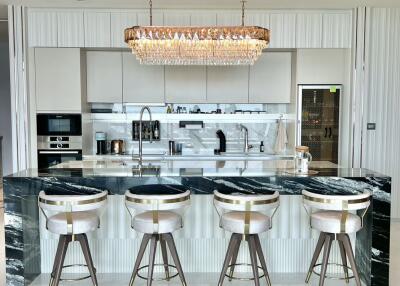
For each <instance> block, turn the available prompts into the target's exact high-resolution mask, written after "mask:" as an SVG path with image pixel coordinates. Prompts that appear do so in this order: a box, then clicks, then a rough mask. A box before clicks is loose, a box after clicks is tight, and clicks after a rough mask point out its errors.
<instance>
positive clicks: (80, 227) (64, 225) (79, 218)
mask: <svg viewBox="0 0 400 286" xmlns="http://www.w3.org/2000/svg"><path fill="white" fill-rule="evenodd" d="M68 215H70V216H71V220H72V229H73V232H74V234H81V233H88V232H92V231H95V230H96V229H97V228H98V227H99V225H100V218H99V216H98V215H97V214H96V213H94V212H74V213H71V214H68V213H66V212H62V213H58V214H56V215H53V216H50V217H49V218H48V220H47V229H48V230H49V231H50V232H52V233H56V234H63V235H67V234H68Z"/></svg>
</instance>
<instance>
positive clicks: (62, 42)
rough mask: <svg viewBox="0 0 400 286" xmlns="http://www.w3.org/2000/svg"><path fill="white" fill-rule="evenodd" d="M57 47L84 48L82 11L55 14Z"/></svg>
mask: <svg viewBox="0 0 400 286" xmlns="http://www.w3.org/2000/svg"><path fill="white" fill-rule="evenodd" d="M57 24H58V25H57V30H58V47H63V48H64V47H84V44H85V32H84V27H83V11H58V12H57Z"/></svg>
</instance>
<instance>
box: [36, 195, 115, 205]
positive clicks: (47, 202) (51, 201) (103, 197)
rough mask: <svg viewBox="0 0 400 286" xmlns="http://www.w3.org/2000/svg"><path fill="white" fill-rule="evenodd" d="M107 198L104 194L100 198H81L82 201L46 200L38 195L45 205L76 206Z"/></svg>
mask: <svg viewBox="0 0 400 286" xmlns="http://www.w3.org/2000/svg"><path fill="white" fill-rule="evenodd" d="M105 200H107V195H104V196H102V197H100V198H96V199H89V200H82V201H53V200H46V199H43V198H40V197H39V202H40V203H42V204H46V205H52V206H67V205H71V206H74V205H75V206H76V205H79V206H81V205H88V204H94V203H99V202H102V201H105Z"/></svg>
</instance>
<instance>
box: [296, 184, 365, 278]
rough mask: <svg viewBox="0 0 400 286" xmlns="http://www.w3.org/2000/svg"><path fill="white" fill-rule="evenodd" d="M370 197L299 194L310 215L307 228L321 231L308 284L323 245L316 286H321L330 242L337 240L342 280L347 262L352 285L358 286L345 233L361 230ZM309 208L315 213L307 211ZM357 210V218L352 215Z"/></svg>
mask: <svg viewBox="0 0 400 286" xmlns="http://www.w3.org/2000/svg"><path fill="white" fill-rule="evenodd" d="M370 196H371V193H370V192H369V191H367V190H366V191H364V192H363V193H361V194H357V195H343V196H340V195H323V194H317V193H313V192H310V191H306V190H304V191H303V203H304V205H305V207H306V210H307V212H308V213H309V215H310V225H311V227H312V228H313V229H315V230H318V231H320V232H321V233H320V236H319V239H318V243H317V246H316V248H315V251H314V255H313V258H312V260H311V264H310V267H309V270H308V273H307V278H306V283H308V282H309V280H310V278H311V274H312V272H313V269H314V267H316V263H317V261H318V258H319V255H320V253H321V251H322V248H323V247H324V246H325V250H324V255H323V261H322V264H321V273H320V280H319V286H323V285H324V280H325V277H326V271H327V267H328V264H329V263H328V261H329V254H330V249H331V245H332V242H333V241H334V240H337V241H338V243H339V249H340V253H341V258H342V263H343V271H344V274H345V277H344V278H345V279H346V281H347V282H348V280H349V273H348V267H347V260H349V262H350V265H351V269H352V271H353V276H354V279H355V281H356V285H357V286H361V281H360V277H359V275H358V272H357V267H356V263H355V260H354V253H353V249H352V246H351V242H350V238H349V235H348V234H349V233H355V232H357V231H359V230H360V229H362V227H363V218H364V215H365V213H366V211H367V210H368V207H369V205H370ZM313 209H316V210H317V211H315V212H312V211H310V210H313ZM358 210H364V212H363V214H362V215H361V217H360V216H358V215H357V213H356V211H358Z"/></svg>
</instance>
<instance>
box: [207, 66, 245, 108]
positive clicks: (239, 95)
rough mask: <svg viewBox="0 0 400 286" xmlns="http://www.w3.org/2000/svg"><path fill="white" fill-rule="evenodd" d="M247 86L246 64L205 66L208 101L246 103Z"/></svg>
mask: <svg viewBox="0 0 400 286" xmlns="http://www.w3.org/2000/svg"><path fill="white" fill-rule="evenodd" d="M248 86H249V67H248V66H214V67H213V66H210V67H207V102H208V103H247V102H248V99H249V97H248V96H249V89H248Z"/></svg>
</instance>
